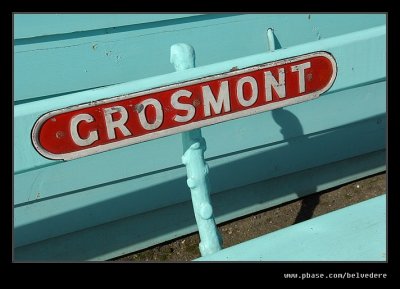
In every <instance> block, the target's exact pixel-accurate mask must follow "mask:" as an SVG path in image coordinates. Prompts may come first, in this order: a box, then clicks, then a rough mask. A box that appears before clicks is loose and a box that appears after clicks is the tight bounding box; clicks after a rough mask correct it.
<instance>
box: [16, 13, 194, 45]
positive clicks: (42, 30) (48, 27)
mask: <svg viewBox="0 0 400 289" xmlns="http://www.w3.org/2000/svg"><path fill="white" fill-rule="evenodd" d="M198 15H201V14H146V13H142V14H14V39H21V38H32V37H40V36H48V35H56V34H64V33H73V32H82V31H88V30H97V29H104V28H116V27H119V26H126V25H135V24H136V25H137V24H143V23H152V22H158V21H165V20H171V19H180V18H186V17H192V16H198Z"/></svg>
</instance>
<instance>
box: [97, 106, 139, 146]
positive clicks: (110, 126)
mask: <svg viewBox="0 0 400 289" xmlns="http://www.w3.org/2000/svg"><path fill="white" fill-rule="evenodd" d="M103 112H104V120H105V121H106V127H107V135H108V139H115V129H116V128H119V130H120V131H121V132H122V134H123V135H124V136H129V135H132V134H131V132H130V131H129V129H128V128H127V127H126V126H125V123H126V121H127V120H128V112H127V111H126V109H125V108H124V107H123V106H113V107H108V108H105V109H103ZM116 112H119V113H120V114H121V118H120V119H119V120H113V117H112V115H113V114H114V113H116Z"/></svg>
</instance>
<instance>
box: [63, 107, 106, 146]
mask: <svg viewBox="0 0 400 289" xmlns="http://www.w3.org/2000/svg"><path fill="white" fill-rule="evenodd" d="M81 121H84V122H88V123H89V122H93V121H94V119H93V116H91V115H90V114H87V113H82V114H78V115H75V116H74V117H72V118H71V124H70V132H71V137H72V140H73V141H74V143H76V144H77V145H78V146H81V147H83V146H88V145H91V144H92V143H94V142H95V141H96V140H98V139H99V136H98V134H97V130H95V131H90V133H89V136H88V137H87V138H85V139H83V138H81V137H80V136H79V133H78V125H79V123H80V122H81Z"/></svg>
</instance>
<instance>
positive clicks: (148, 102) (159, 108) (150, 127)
mask: <svg viewBox="0 0 400 289" xmlns="http://www.w3.org/2000/svg"><path fill="white" fill-rule="evenodd" d="M142 105H143V108H142V110H141V111H140V112H139V120H140V124H141V125H142V127H143V128H144V129H145V130H154V129H157V128H159V127H160V125H161V124H162V122H163V117H164V114H163V110H162V106H161V103H160V102H159V101H158V100H157V99H154V98H149V99H146V100H144V101H142ZM148 105H152V106H153V107H154V108H155V110H156V120H155V121H154V123H149V122H148V121H147V118H146V107H147V106H148Z"/></svg>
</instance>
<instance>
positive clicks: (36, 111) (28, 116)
mask: <svg viewBox="0 0 400 289" xmlns="http://www.w3.org/2000/svg"><path fill="white" fill-rule="evenodd" d="M385 33H386V28H385V27H378V28H374V29H370V30H365V31H361V32H357V33H353V34H351V35H346V36H343V37H338V38H330V39H327V40H321V41H320V42H318V43H315V42H313V43H309V44H305V45H301V46H297V47H293V48H290V49H284V50H280V51H276V52H274V53H270V54H259V55H254V56H251V57H245V58H241V59H237V60H235V61H228V62H223V63H218V64H214V65H210V66H206V67H201V68H198V69H193V70H189V71H187V72H177V73H172V74H167V75H164V76H160V77H155V78H148V79H143V80H140V81H134V82H130V83H125V84H121V85H116V86H110V87H107V88H103V89H98V90H94V91H86V92H81V93H77V94H72V95H66V96H60V97H57V98H53V99H46V100H41V101H35V102H31V103H25V104H20V105H16V106H15V107H14V117H15V125H14V127H15V139H18V142H15V143H16V145H17V147H16V150H17V151H18V155H19V157H17V158H16V160H15V171H20V170H28V169H32V168H34V167H37V166H43V165H47V164H50V163H57V162H56V161H51V160H48V159H46V158H44V157H42V156H41V155H39V154H38V153H37V152H36V151H35V150H34V148H33V146H32V144H31V141H30V131H31V129H32V127H33V124H34V122H35V121H36V120H37V119H38V118H39V117H40V116H41V115H42V114H44V113H46V112H48V111H51V110H55V109H58V108H63V107H68V106H71V105H76V104H78V103H84V102H90V101H94V100H98V99H102V98H106V97H110V95H121V94H124V93H129V92H135V91H140V90H144V89H148V88H151V87H154V86H156V85H158V84H159V85H167V84H171V83H174V82H179V81H185V80H190V79H195V78H199V77H204V76H206V75H209V74H217V73H222V72H226V71H228V70H229V69H230V68H232V67H233V66H237V67H238V68H241V67H245V66H251V65H255V64H257V63H262V62H263V61H265V62H267V61H269V60H272V59H277V58H285V57H291V56H294V55H300V54H304V53H308V52H310V51H315V50H327V51H329V52H331V53H332V54H333V55H334V56H335V58H336V60H337V63H338V67H339V72H338V76H337V79H336V81H335V83H334V84H333V87H332V88H331V90H330V91H329V92H328V93H333V92H334V91H338V90H343V89H347V88H351V87H355V86H360V85H366V84H368V83H371V82H378V81H382V80H384V79H385V77H386V64H385V63H386V62H385V60H384V59H385V53H386V46H385V43H386V42H385V38H386V35H385ZM364 47H368V49H367V50H366V51H368V52H367V53H362V51H364V50H365V48H364ZM357 71H359V72H358V73H357ZM384 93H385V92H384ZM368 95H369V97H371V98H373V97H372V96H371V94H368ZM323 99H326V97H324V95H322V96H321V97H320V99H318V100H315V101H313V102H309V103H306V104H304V105H303V104H300V105H298V106H303V107H304V108H307V107H310V106H312V103H314V104H315V103H317V101H324V100H323ZM363 105H364V104H363ZM305 110H306V109H305ZM318 110H319V109H318ZM356 111H362V109H356ZM306 114H308V113H306ZM233 123H236V122H232V124H233ZM221 125H224V124H221Z"/></svg>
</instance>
